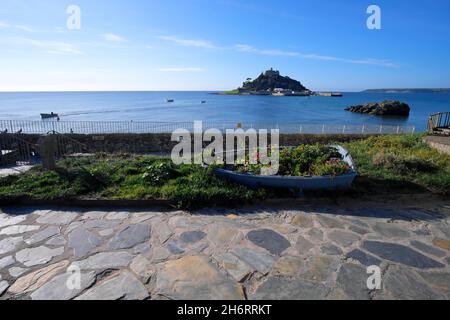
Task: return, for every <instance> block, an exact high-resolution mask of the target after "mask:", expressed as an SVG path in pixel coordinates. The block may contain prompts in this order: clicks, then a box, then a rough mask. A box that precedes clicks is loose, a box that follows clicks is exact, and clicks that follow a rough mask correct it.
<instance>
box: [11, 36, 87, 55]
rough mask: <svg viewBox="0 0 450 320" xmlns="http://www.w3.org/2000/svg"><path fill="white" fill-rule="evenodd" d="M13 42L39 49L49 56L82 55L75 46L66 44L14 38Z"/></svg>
mask: <svg viewBox="0 0 450 320" xmlns="http://www.w3.org/2000/svg"><path fill="white" fill-rule="evenodd" d="M15 42H16V43H18V44H21V45H29V46H32V47H35V48H40V49H43V50H45V51H46V52H48V53H51V54H73V55H80V54H83V52H81V50H80V49H79V48H78V47H77V46H75V45H74V44H71V43H67V42H59V41H39V40H33V39H27V38H16V39H15Z"/></svg>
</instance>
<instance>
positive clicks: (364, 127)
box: [362, 125, 366, 134]
mask: <svg viewBox="0 0 450 320" xmlns="http://www.w3.org/2000/svg"><path fill="white" fill-rule="evenodd" d="M365 131H366V125H363V127H362V134H364V132H365Z"/></svg>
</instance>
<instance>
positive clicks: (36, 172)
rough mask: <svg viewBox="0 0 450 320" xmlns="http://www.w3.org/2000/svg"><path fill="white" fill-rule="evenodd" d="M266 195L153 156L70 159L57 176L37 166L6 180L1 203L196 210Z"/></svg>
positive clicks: (1, 187)
mask: <svg viewBox="0 0 450 320" xmlns="http://www.w3.org/2000/svg"><path fill="white" fill-rule="evenodd" d="M266 194H267V192H266V191H265V190H250V189H247V188H245V187H243V186H240V185H237V184H233V183H230V182H228V181H225V180H223V179H220V178H217V177H216V176H215V175H213V174H212V172H210V171H208V170H205V169H203V168H202V167H200V166H196V165H181V166H174V165H173V164H172V163H171V161H170V159H161V158H157V157H149V156H131V155H114V156H111V155H109V156H108V155H105V154H97V155H95V156H91V157H78V158H68V159H64V160H61V161H59V162H58V169H57V170H56V171H54V172H48V171H43V170H42V167H41V166H36V167H34V168H33V169H32V170H31V171H29V172H27V173H25V174H22V175H19V176H9V177H4V178H0V199H19V200H20V199H23V198H27V199H37V200H42V199H43V200H55V199H73V198H96V199H105V198H107V199H123V200H135V199H147V200H152V199H166V200H173V201H174V202H175V203H176V204H177V205H178V206H179V207H196V206H205V205H214V204H219V203H228V204H230V203H236V204H237V203H242V202H249V201H252V200H257V199H262V198H264V197H266Z"/></svg>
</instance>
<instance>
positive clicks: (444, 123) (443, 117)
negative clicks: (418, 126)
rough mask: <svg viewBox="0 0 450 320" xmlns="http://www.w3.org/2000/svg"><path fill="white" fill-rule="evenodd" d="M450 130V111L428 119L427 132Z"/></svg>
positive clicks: (433, 115)
mask: <svg viewBox="0 0 450 320" xmlns="http://www.w3.org/2000/svg"><path fill="white" fill-rule="evenodd" d="M442 129H450V111H449V112H440V113H436V114H432V115H431V116H430V117H429V119H428V132H430V133H432V132H434V131H436V130H442Z"/></svg>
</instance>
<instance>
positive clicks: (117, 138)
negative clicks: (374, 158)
mask: <svg viewBox="0 0 450 320" xmlns="http://www.w3.org/2000/svg"><path fill="white" fill-rule="evenodd" d="M40 137H41V136H40V135H29V134H21V135H20V139H22V140H26V141H28V142H30V143H34V144H35V143H37V141H38V139H39V138H40ZM66 137H69V138H70V139H73V140H75V141H77V142H79V143H82V144H84V145H86V146H87V147H88V150H89V151H90V152H108V153H119V152H126V153H137V154H146V153H170V152H171V150H172V149H173V147H174V146H175V145H176V144H177V142H172V141H171V135H170V134H154V133H150V134H102V135H98V134H95V135H92V134H90V135H79V134H72V135H66ZM365 138H367V135H346V134H329V135H322V134H320V135H314V134H281V135H280V145H282V146H296V145H299V144H302V143H324V144H327V143H334V142H338V143H339V142H349V141H355V140H361V139H365ZM205 145H208V143H205Z"/></svg>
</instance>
